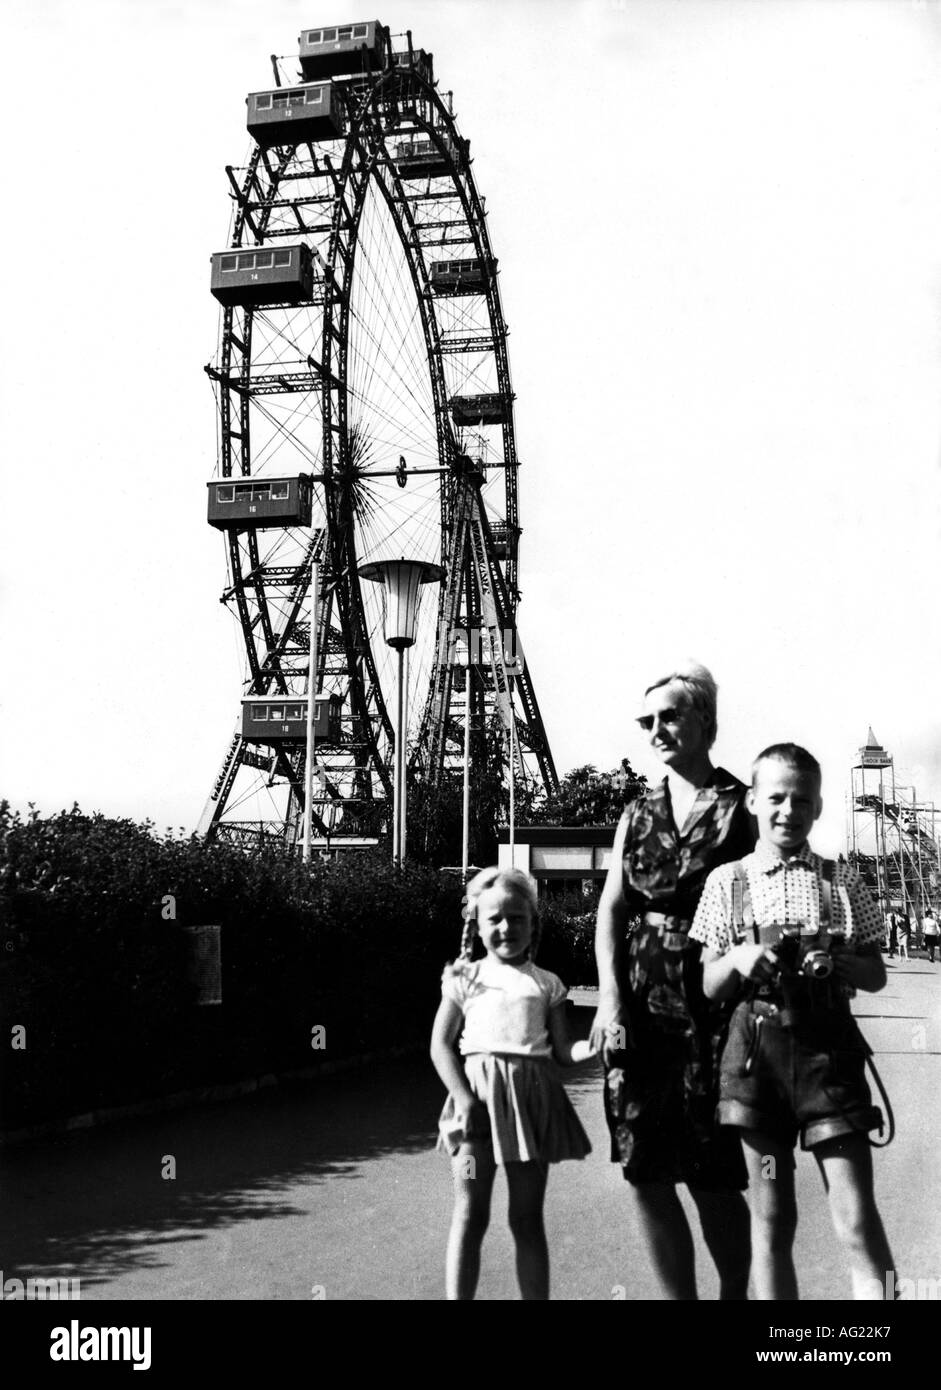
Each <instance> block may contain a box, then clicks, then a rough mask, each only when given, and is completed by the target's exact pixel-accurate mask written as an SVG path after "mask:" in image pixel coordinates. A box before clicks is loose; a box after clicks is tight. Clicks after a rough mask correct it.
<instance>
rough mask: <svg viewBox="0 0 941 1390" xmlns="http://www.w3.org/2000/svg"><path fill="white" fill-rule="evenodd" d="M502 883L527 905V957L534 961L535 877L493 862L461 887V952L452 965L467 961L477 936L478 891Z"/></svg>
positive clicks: (536, 942) (536, 939)
mask: <svg viewBox="0 0 941 1390" xmlns="http://www.w3.org/2000/svg"><path fill="white" fill-rule="evenodd" d="M498 885H499V886H501V887H503V886H505V887H507V888H512V889H515V890H516V892H518V893H519V894H520V895H521V896H522V897H523V898H525V899H526V903H527V905H528V907H529V912H530V916H531V918H532V923H533V938H532V941H531V942H530V944H529V959H530V960H535V958H536V951H537V949H538V947H539V934H540V923H539V890H538V888H537V887H536V880H535V879H534V878H533V877H532V875H531V874H527V873H526V872H525V871H524V870H523V869H504V868H501V867H500V866H499V865H497V864H494V865H493V866H492V868H489V869H481V871H480V873H479V874H475V875H474V877H473V878H472V879H471V881H470V883H468V885H467V888H466V889H465V896H464V930H463V932H462V933H461V953H460V956H459V957H458V960H457V961H455V965H456V966H460V965H461V964H462V963H463V962H465V961H470V959H471V957H472V956H473V954H474V942H475V940H476V939H477V903H478V901H479V900H480V896H481V894H482V893H486V891H487V889H488V888H496V887H497V886H498Z"/></svg>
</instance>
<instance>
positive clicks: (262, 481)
mask: <svg viewBox="0 0 941 1390" xmlns="http://www.w3.org/2000/svg"><path fill="white" fill-rule="evenodd" d="M208 487H209V516H208V518H207V520H208V521H209V525H210V526H215V527H216V528H217V529H218V530H220V531H230V530H232V529H233V528H234V529H235V530H239V531H244V530H247V529H248V528H249V527H250V526H253V527H255V528H256V529H257V530H259V531H263V530H265V528H266V527H272V526H309V525H310V522H311V514H312V511H313V483H312V482H311V479H310V477H309V476H308V475H307V474H305V473H298V474H297V475H296V476H295V477H293V478H213V480H212V482H211V483H209V484H208Z"/></svg>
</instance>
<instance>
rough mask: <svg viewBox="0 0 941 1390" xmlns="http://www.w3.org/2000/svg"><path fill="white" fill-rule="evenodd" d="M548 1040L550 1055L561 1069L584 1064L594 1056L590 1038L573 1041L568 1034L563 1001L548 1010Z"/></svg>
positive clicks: (567, 1022)
mask: <svg viewBox="0 0 941 1390" xmlns="http://www.w3.org/2000/svg"><path fill="white" fill-rule="evenodd" d="M549 1038H550V1040H551V1042H552V1054H553V1056H554V1057H555V1059H556V1061H557V1062H559V1063H561V1065H562V1066H563V1067H574V1066H575V1065H576V1064H577V1063H578V1062H586V1061H587V1060H588V1058H589V1057H593V1056H594V1055H595V1050H596V1049H595V1048H594V1047H592V1045H591V1039H590V1038H580V1039H578V1040H576V1039H574V1038H573V1037H572V1035H571V1033H570V1032H569V1021H568V1016H567V1014H566V1009H565V1000H564V999H563V1000H562V1002H561V1003H560V1004H556V1005H555V1006H554V1007H553V1008H551V1009H550V1010H549Z"/></svg>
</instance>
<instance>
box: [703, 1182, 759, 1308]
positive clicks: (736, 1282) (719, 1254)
mask: <svg viewBox="0 0 941 1390" xmlns="http://www.w3.org/2000/svg"><path fill="white" fill-rule="evenodd" d="M689 1195H690V1196H691V1197H692V1199H693V1201H694V1202H695V1203H696V1210H697V1211H698V1212H699V1220H700V1224H701V1225H702V1233H703V1238H704V1240H705V1242H706V1244H707V1245H708V1247H709V1254H710V1255H711V1256H712V1258H713V1260H714V1261H715V1266H716V1269H717V1270H718V1273H719V1298H720V1299H721V1300H722V1301H728V1300H732V1299H743V1298H747V1297H748V1271H749V1266H750V1265H751V1232H750V1219H749V1215H748V1203H747V1202H746V1201H745V1195H744V1193H742V1192H706V1191H704V1190H703V1189H702V1188H700V1187H691V1188H690V1189H689Z"/></svg>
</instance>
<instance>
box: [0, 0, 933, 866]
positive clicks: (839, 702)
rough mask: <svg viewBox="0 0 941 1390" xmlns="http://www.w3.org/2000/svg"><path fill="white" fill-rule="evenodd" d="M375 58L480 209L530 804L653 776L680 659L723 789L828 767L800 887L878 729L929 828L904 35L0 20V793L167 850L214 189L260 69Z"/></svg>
mask: <svg viewBox="0 0 941 1390" xmlns="http://www.w3.org/2000/svg"><path fill="white" fill-rule="evenodd" d="M373 17H378V18H379V19H381V20H382V22H383V23H384V24H386V25H388V26H389V27H390V29H392V31H393V32H394V33H395V32H402V31H404V30H405V29H411V31H412V34H413V39H414V41H415V43H416V45H420V46H422V47H424V48H426V49H428V50H430V51H432V52H433V53H434V56H435V72H436V76H437V77H438V79H439V82H440V86H441V88H442V89H446V90H447V89H450V90H453V92H454V106H455V112H456V116H457V121H458V126H459V129H460V130H461V133H462V134H463V135H464V136H466V137H469V138H470V140H471V146H472V154H473V157H474V174H475V178H476V181H477V184H478V187H479V189H480V192H481V193H482V194H483V195H484V196H485V198H486V204H487V209H488V216H489V229H490V236H491V240H492V243H493V247H494V251H495V254H496V256H497V257H498V259H499V267H500V292H501V297H502V303H503V308H504V312H505V315H506V319H507V322H508V324H509V328H510V336H509V340H508V343H509V355H510V371H511V376H512V383H513V389H514V391H515V393H516V403H515V421H516V434H517V444H518V449H519V456H520V459H521V461H522V467H521V469H520V476H519V489H520V519H521V524H522V526H523V537H522V543H521V571H520V584H521V588H522V591H523V601H522V603H521V605H520V610H519V623H520V630H521V633H522V637H523V641H524V644H525V650H526V656H527V659H528V662H529V666H530V670H531V672H532V676H533V680H534V684H535V688H536V691H537V695H538V699H539V703H540V706H541V709H542V714H543V718H544V721H545V724H546V728H547V732H548V735H549V739H550V743H551V747H552V752H553V755H554V759H555V763H556V766H557V768H558V769H559V771H560V772H564V771H566V770H567V769H569V768H571V767H574V766H577V765H581V764H584V763H593V764H595V765H596V766H598V767H599V768H611V767H613V766H615V765H616V764H617V763H618V762H619V761H620V759H621V758H622V757H625V756H626V757H628V758H630V760H631V762H632V764H633V765H634V766H635V768H637V769H638V770H640V771H644V772H646V773H648V775H656V774H657V771H658V768H657V764H656V763H655V761H654V760H653V759H652V756H651V755H650V753H649V751H648V750H646V748H645V746H644V744H643V742H642V741H641V738H640V736H639V734H638V733H637V732H636V729H635V727H634V725H633V716H634V715H635V714H636V713H637V712H638V708H639V701H640V697H641V693H642V691H643V690H644V688H645V687H646V686H648V685H649V684H650V683H651V681H653V680H655V679H657V678H658V677H659V676H660V675H661V674H663V673H664V672H665V671H666V670H668V669H671V668H672V665H673V664H674V663H675V662H676V661H677V660H678V659H680V658H682V657H685V656H694V657H696V658H697V659H699V660H700V661H703V662H705V663H706V664H707V665H708V666H709V667H710V668H711V669H712V670H713V672H714V674H715V676H716V678H717V680H718V682H719V687H720V708H719V725H720V732H719V740H718V743H717V745H716V750H715V753H716V758H717V760H718V761H719V762H721V763H722V764H724V765H725V766H727V767H728V768H730V769H731V770H732V771H734V772H736V773H738V774H739V775H745V774H746V773H747V769H748V766H749V763H750V761H751V759H752V757H753V756H754V754H755V753H756V752H757V751H758V750H759V749H760V748H761V747H763V746H765V745H766V744H768V743H770V742H776V741H780V740H784V739H793V740H795V741H797V742H800V743H804V744H805V745H806V746H807V747H809V748H810V749H811V750H812V751H813V752H814V753H815V754H816V755H817V756H818V758H819V759H820V761H821V763H822V766H823V770H824V799H825V810H824V815H823V818H822V820H821V823H820V826H819V834H818V836H817V841H816V843H817V845H818V847H819V848H820V849H821V850H822V851H823V852H825V853H834V852H836V851H837V850H839V849H840V848H842V847H843V839H844V829H845V820H846V815H845V798H846V792H847V790H848V787H849V777H850V768H851V767H852V765H853V763H854V762H855V761H856V760H857V757H856V755H857V750H858V748H859V746H860V745H861V744H862V743H864V742H865V740H866V735H867V731H868V729H869V727H870V726H872V727H873V729H874V731H875V733H876V735H877V737H878V738H879V740H880V741H881V742H882V743H883V744H885V745H886V746H887V748H888V749H889V751H890V753H892V754H893V755H894V758H895V763H896V778H897V780H898V781H899V782H900V783H902V784H910V785H914V786H915V787H916V789H917V794H918V797H919V800H922V801H924V800H932V799H933V800H936V801H937V802H938V805H939V807H941V739H939V723H941V699H939V695H941V643H939V642H938V624H937V614H938V610H939V601H941V573H939V566H941V544H939V542H941V389H939V388H941V303H939V299H941V83H939V82H938V73H939V60H941V5H939V4H938V3H935V0H930V2H926V3H917V2H916V0H911V2H910V0H807V2H806V3H804V2H803V0H682V3H676V2H675V0H584V2H583V3H565V4H561V3H555V0H539V2H538V3H537V0H499V3H497V0H434V3H430V2H429V0H410V3H404V0H403V3H398V0H396V3H384V4H383V5H382V6H381V7H380V8H379V9H378V10H377V11H376V14H375V15H373V14H366V13H365V12H364V11H363V10H362V8H361V7H360V6H359V4H358V0H357V3H355V4H347V3H346V0H342V2H341V0H332V6H328V7H326V8H324V10H323V11H322V12H317V11H316V10H311V8H310V5H309V0H305V3H304V4H303V5H298V4H296V3H294V0H269V2H268V3H266V4H265V5H264V6H259V5H257V4H248V3H244V2H243V0H187V3H186V4H185V5H183V4H163V3H158V0H87V2H86V3H84V4H83V5H81V6H76V5H74V4H69V3H64V2H63V3H60V0H33V3H32V4H31V5H29V6H18V7H16V10H13V9H12V8H11V7H9V6H8V7H6V10H5V12H4V15H3V18H2V20H0V37H2V40H3V42H2V44H0V49H2V56H0V71H2V80H3V82H4V89H5V91H6V92H7V94H8V107H7V109H8V111H9V112H11V113H17V114H16V116H15V117H14V119H15V121H16V122H17V123H19V124H20V126H21V130H22V135H21V137H20V138H18V139H16V140H15V141H14V142H13V144H12V146H11V157H10V161H9V163H8V183H7V215H6V217H5V219H4V223H3V229H2V232H0V237H2V239H3V253H4V254H3V260H4V265H5V267H6V270H7V275H6V277H5V287H4V331H3V333H2V335H0V358H2V373H0V393H2V394H0V428H2V453H3V475H4V484H3V486H4V506H3V508H2V517H0V622H2V631H3V651H4V653H5V655H6V674H5V678H4V680H3V682H2V687H0V713H2V720H0V727H2V741H0V794H2V795H4V796H6V797H7V798H8V799H9V800H10V801H12V802H13V804H14V805H16V806H18V807H25V806H26V804H27V803H29V802H32V803H34V804H36V805H37V806H38V807H39V809H40V810H41V811H42V812H43V813H53V812H55V811H57V810H58V809H60V808H61V807H63V806H70V805H71V804H72V803H73V801H77V802H78V803H79V804H80V805H81V806H82V808H83V809H85V810H88V811H91V810H100V811H102V812H104V813H106V814H109V815H119V816H130V817H132V818H133V819H135V820H142V819H144V818H150V819H151V820H153V821H154V822H156V824H157V826H158V828H161V829H162V828H164V827H168V826H173V827H178V828H183V829H185V830H190V829H192V828H194V827H195V825H196V823H197V821H198V819H199V816H200V813H201V811H202V809H203V804H204V802H205V799H206V796H207V793H208V791H209V788H210V785H211V783H212V781H213V779H214V777H215V774H216V772H217V770H218V767H219V763H220V759H221V756H222V754H223V751H224V749H225V746H226V744H227V742H228V738H229V736H230V733H231V728H232V724H233V716H234V712H235V708H236V706H237V701H238V697H239V694H240V689H241V681H242V677H243V669H242V668H243V656H242V648H241V642H240V637H239V634H238V631H237V629H236V628H235V627H234V624H233V620H232V618H231V616H230V615H229V613H228V612H227V610H226V609H225V608H224V607H223V606H221V605H220V603H219V595H220V593H221V591H222V589H223V587H224V584H225V582H226V579H225V561H224V549H223V541H222V540H221V538H220V537H219V535H218V534H217V533H215V532H213V531H211V530H210V528H209V527H208V526H207V525H206V521H205V480H206V479H208V478H209V477H210V476H211V475H212V473H213V471H214V469H215V467H216V413H215V406H214V402H213V397H212V393H211V390H210V387H209V384H208V382H207V379H206V376H205V374H204V372H203V366H204V364H205V363H207V362H208V361H209V360H210V359H211V358H212V357H213V355H214V353H215V351H216V345H217V333H218V312H217V310H218V306H217V305H216V303H215V301H214V300H213V299H212V298H211V296H210V294H209V286H208V259H209V255H210V253H211V252H212V251H214V250H218V249H219V248H221V247H223V246H225V245H226V244H227V237H228V228H229V216H230V208H231V202H230V198H229V193H228V182H227V179H226V176H225V172H224V168H225V165H226V164H227V163H233V164H238V163H239V162H241V161H242V160H244V158H245V153H246V148H247V137H246V132H245V127H244V120H245V116H244V111H245V108H244V97H245V94H246V93H247V92H249V91H257V90H259V89H262V88H264V87H266V86H270V72H271V67H270V59H269V55H270V54H272V53H278V54H289V53H291V52H294V51H296V42H297V34H298V32H299V30H300V28H301V27H307V26H310V25H316V24H329V23H343V22H346V21H350V20H362V19H364V18H373ZM27 266H28V267H29V270H28V271H27V270H26V267H27Z"/></svg>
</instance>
